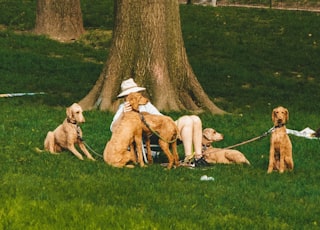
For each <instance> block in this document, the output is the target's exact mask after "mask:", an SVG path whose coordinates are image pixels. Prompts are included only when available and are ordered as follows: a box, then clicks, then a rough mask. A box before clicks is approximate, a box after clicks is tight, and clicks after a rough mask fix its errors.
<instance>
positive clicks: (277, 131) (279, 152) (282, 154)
mask: <svg viewBox="0 0 320 230" xmlns="http://www.w3.org/2000/svg"><path fill="white" fill-rule="evenodd" d="M271 117H272V121H273V124H274V130H273V132H272V133H271V139H270V155H269V166H268V171H267V172H268V173H271V172H272V171H273V170H279V172H280V173H283V172H284V170H285V169H289V170H293V159H292V144H291V141H290V138H289V136H288V134H287V131H286V126H285V124H286V123H287V121H288V120H289V112H288V110H287V109H286V108H284V107H282V106H279V107H277V108H275V109H273V111H272V116H271Z"/></svg>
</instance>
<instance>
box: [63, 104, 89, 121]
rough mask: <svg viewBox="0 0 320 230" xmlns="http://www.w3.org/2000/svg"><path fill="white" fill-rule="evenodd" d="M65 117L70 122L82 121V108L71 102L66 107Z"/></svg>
mask: <svg viewBox="0 0 320 230" xmlns="http://www.w3.org/2000/svg"><path fill="white" fill-rule="evenodd" d="M66 114H67V119H68V121H69V122H71V123H84V122H85V119H84V116H83V114H82V108H81V106H80V105H79V104H77V103H73V104H72V105H71V106H70V107H68V108H67V109H66Z"/></svg>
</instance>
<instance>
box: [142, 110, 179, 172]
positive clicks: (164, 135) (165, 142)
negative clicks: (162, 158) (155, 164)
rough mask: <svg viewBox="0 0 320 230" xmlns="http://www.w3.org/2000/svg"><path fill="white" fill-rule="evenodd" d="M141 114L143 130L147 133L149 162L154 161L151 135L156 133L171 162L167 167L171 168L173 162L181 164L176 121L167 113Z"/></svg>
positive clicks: (177, 164) (176, 164)
mask: <svg viewBox="0 0 320 230" xmlns="http://www.w3.org/2000/svg"><path fill="white" fill-rule="evenodd" d="M141 115H142V119H143V132H144V134H145V135H146V147H147V156H148V162H149V163H152V156H151V148H150V138H149V137H150V136H151V135H152V134H153V133H154V134H156V135H157V136H158V137H159V140H158V143H159V145H160V147H161V149H162V150H163V152H164V153H165V154H166V156H167V158H168V161H169V163H168V166H167V168H168V169H171V168H172V166H173V164H174V165H175V166H179V155H178V151H177V139H178V137H179V130H178V127H177V125H176V123H175V122H174V121H173V119H172V118H171V117H169V116H165V115H155V114H150V113H147V112H142V113H141ZM170 148H171V150H172V152H171V151H170Z"/></svg>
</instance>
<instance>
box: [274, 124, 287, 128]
mask: <svg viewBox="0 0 320 230" xmlns="http://www.w3.org/2000/svg"><path fill="white" fill-rule="evenodd" d="M283 126H285V124H278V125H276V126H275V127H274V128H275V129H277V128H281V127H283Z"/></svg>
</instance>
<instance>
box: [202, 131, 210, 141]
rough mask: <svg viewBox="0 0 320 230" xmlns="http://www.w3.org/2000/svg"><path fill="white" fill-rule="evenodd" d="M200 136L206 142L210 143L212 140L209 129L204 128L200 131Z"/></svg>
mask: <svg viewBox="0 0 320 230" xmlns="http://www.w3.org/2000/svg"><path fill="white" fill-rule="evenodd" d="M202 135H203V136H204V137H205V138H206V139H207V140H208V141H211V140H212V135H211V132H210V129H208V128H206V129H204V130H203V131H202Z"/></svg>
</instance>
